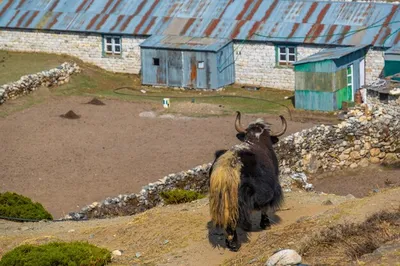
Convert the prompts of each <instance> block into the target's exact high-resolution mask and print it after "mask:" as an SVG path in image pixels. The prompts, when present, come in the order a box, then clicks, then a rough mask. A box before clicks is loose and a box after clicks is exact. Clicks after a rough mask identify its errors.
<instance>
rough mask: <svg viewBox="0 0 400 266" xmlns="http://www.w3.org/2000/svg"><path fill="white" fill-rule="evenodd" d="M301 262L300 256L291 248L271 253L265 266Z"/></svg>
mask: <svg viewBox="0 0 400 266" xmlns="http://www.w3.org/2000/svg"><path fill="white" fill-rule="evenodd" d="M299 263H301V256H300V255H299V254H298V253H297V252H296V251H295V250H293V249H284V250H281V251H278V252H276V253H275V254H274V255H272V256H271V257H270V258H269V259H268V261H267V262H266V263H265V266H275V265H276V266H278V265H282V266H283V265H296V264H299Z"/></svg>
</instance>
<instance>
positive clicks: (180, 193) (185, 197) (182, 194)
mask: <svg viewBox="0 0 400 266" xmlns="http://www.w3.org/2000/svg"><path fill="white" fill-rule="evenodd" d="M160 196H161V198H162V199H163V200H164V202H165V203H167V204H180V203H185V202H191V201H194V200H198V199H202V198H204V197H205V196H204V195H203V194H201V193H198V192H196V191H191V190H184V189H173V190H169V191H163V192H161V193H160Z"/></svg>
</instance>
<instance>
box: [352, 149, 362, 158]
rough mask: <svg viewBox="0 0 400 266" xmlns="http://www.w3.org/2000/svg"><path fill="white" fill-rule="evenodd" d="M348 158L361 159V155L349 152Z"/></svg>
mask: <svg viewBox="0 0 400 266" xmlns="http://www.w3.org/2000/svg"><path fill="white" fill-rule="evenodd" d="M350 157H351V158H352V159H353V160H358V159H361V155H360V153H359V152H358V151H352V152H350Z"/></svg>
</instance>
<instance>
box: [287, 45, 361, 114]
mask: <svg viewBox="0 0 400 266" xmlns="http://www.w3.org/2000/svg"><path fill="white" fill-rule="evenodd" d="M367 52H368V45H363V46H356V47H341V48H329V49H324V50H322V51H320V52H319V53H316V54H314V55H311V56H309V57H307V58H305V59H303V60H300V61H297V62H295V63H294V71H295V106H296V108H298V109H305V110H319V111H333V110H338V109H341V108H342V103H343V101H353V100H354V95H355V93H356V91H357V90H358V89H359V88H360V87H361V86H363V85H364V83H365V59H364V58H365V55H366V54H367Z"/></svg>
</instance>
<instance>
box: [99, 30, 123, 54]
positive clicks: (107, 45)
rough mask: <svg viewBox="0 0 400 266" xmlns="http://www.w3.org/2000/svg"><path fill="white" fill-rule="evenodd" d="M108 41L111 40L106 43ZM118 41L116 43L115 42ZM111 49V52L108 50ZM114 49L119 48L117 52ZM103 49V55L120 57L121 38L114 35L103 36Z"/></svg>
mask: <svg viewBox="0 0 400 266" xmlns="http://www.w3.org/2000/svg"><path fill="white" fill-rule="evenodd" d="M108 39H111V42H108ZM117 39H118V40H119V42H118V43H117V42H116V40H117ZM109 47H110V48H111V51H110V50H109V49H108V48H109ZM116 47H119V51H117V49H116ZM103 48H104V54H105V55H109V56H110V55H113V56H121V55H122V37H121V36H116V35H104V36H103Z"/></svg>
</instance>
